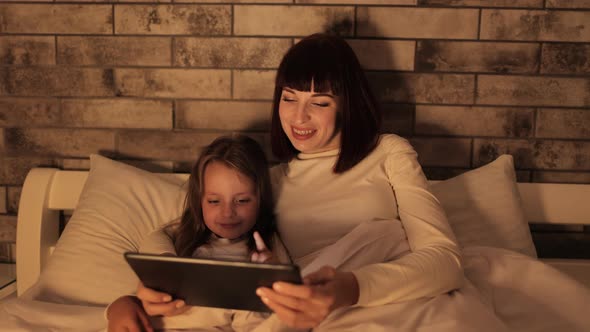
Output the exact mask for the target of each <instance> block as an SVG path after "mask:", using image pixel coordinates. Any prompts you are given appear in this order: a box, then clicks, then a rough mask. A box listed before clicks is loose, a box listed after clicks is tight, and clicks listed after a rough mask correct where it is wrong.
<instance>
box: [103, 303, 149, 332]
mask: <svg viewBox="0 0 590 332" xmlns="http://www.w3.org/2000/svg"><path fill="white" fill-rule="evenodd" d="M107 319H108V321H109V324H108V330H107V331H108V332H120V331H121V332H140V331H147V332H152V331H153V328H152V325H151V324H150V321H149V319H148V315H147V314H146V312H145V311H144V310H143V308H142V306H141V303H140V301H139V299H138V298H136V297H135V296H129V295H128V296H122V297H120V298H118V299H116V300H115V301H114V302H113V303H111V305H109V308H108V310H107Z"/></svg>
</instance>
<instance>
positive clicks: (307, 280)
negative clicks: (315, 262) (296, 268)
mask: <svg viewBox="0 0 590 332" xmlns="http://www.w3.org/2000/svg"><path fill="white" fill-rule="evenodd" d="M335 276H336V269H334V268H333V267H331V266H327V265H326V266H323V267H322V268H320V269H319V270H317V271H315V272H312V273H310V274H308V275H306V276H305V277H304V278H303V283H304V284H305V285H314V284H324V283H326V282H328V281H331V280H334V277H335Z"/></svg>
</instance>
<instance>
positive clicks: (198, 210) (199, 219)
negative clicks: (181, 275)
mask: <svg viewBox="0 0 590 332" xmlns="http://www.w3.org/2000/svg"><path fill="white" fill-rule="evenodd" d="M212 161H216V162H221V163H224V164H225V165H226V166H228V167H230V168H233V169H235V170H236V171H238V172H240V173H241V174H243V175H245V176H247V177H248V178H250V179H251V180H252V182H253V183H254V185H255V187H256V192H257V194H258V196H259V208H258V219H257V220H256V223H255V225H254V227H253V228H252V229H251V230H250V231H249V232H248V234H247V236H248V248H249V249H250V250H254V249H255V248H256V244H255V242H254V239H253V237H252V233H253V232H254V231H258V232H259V233H260V235H261V236H262V239H263V240H264V243H265V244H266V245H267V247H268V248H269V249H271V246H272V236H273V234H274V232H275V231H276V224H275V216H274V203H273V199H272V188H271V183H270V175H269V169H268V162H267V159H266V156H265V154H264V151H263V150H262V148H261V147H260V145H259V144H258V143H257V142H256V141H255V140H253V139H252V138H250V137H248V136H244V135H232V136H222V137H219V138H217V139H216V140H214V141H213V142H212V143H211V144H209V145H208V146H207V147H205V148H204V149H203V151H202V153H201V155H200V156H199V159H198V160H197V161H196V162H195V164H194V166H193V168H192V171H191V175H190V177H189V181H188V192H187V195H186V198H185V201H184V212H183V214H182V216H181V218H180V221H179V222H178V223H174V224H171V225H169V226H168V227H167V228H166V233H167V234H168V235H169V236H170V237H171V239H172V241H173V243H174V247H175V249H176V254H177V255H178V256H180V257H190V256H192V254H193V252H194V251H195V250H196V249H197V248H198V247H200V246H201V245H204V244H206V243H208V241H209V239H210V237H211V235H212V232H211V230H209V228H207V226H206V225H205V222H204V220H203V207H202V205H201V200H202V197H203V183H204V180H203V175H204V173H205V168H206V167H207V165H208V164H209V163H210V162H212Z"/></svg>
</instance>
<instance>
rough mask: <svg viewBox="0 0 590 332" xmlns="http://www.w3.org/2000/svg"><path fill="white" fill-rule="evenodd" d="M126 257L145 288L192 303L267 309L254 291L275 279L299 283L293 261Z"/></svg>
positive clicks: (299, 278) (146, 255)
mask: <svg viewBox="0 0 590 332" xmlns="http://www.w3.org/2000/svg"><path fill="white" fill-rule="evenodd" d="M125 259H126V260H127V262H128V263H129V265H130V266H131V268H132V269H133V270H134V271H135V273H136V274H137V276H138V277H139V279H140V280H141V282H142V283H143V284H144V285H145V286H146V287H148V288H152V289H155V290H159V291H162V292H165V293H168V294H170V295H172V296H173V297H174V298H180V299H183V300H184V301H185V302H186V304H188V305H193V306H206V307H217V308H226V309H239V310H251V311H266V312H268V311H270V310H269V309H268V307H267V306H266V305H264V303H263V302H262V301H261V300H260V298H259V297H258V296H257V295H256V289H257V288H258V287H261V286H264V287H271V285H272V283H273V282H275V281H286V282H290V283H295V284H300V283H301V276H300V272H299V268H298V267H297V266H296V265H285V264H261V263H250V262H228V261H219V260H210V259H198V258H181V257H173V256H159V255H148V254H140V253H125Z"/></svg>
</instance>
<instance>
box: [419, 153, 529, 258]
mask: <svg viewBox="0 0 590 332" xmlns="http://www.w3.org/2000/svg"><path fill="white" fill-rule="evenodd" d="M430 189H431V191H432V193H433V194H434V195H435V196H436V197H437V198H438V199H439V201H440V202H441V204H442V206H443V208H444V210H445V212H446V214H447V217H448V219H449V223H450V224H451V227H452V228H453V231H454V232H455V235H456V237H457V241H458V242H459V245H461V246H462V247H468V246H489V247H497V248H504V249H509V250H514V251H518V252H521V253H523V254H526V255H529V256H532V257H536V256H537V253H536V251H535V246H534V244H533V240H532V237H531V233H530V230H529V226H528V223H527V221H526V219H525V216H524V211H523V208H522V204H521V200H520V194H519V192H518V187H517V184H516V174H515V172H514V163H513V160H512V156H511V155H501V156H500V157H498V158H497V159H496V160H495V161H493V162H491V163H489V164H487V165H484V166H482V167H479V168H477V169H474V170H471V171H468V172H466V173H463V174H461V175H459V176H456V177H454V178H451V179H448V180H445V181H441V182H437V183H434V184H432V185H431V187H430Z"/></svg>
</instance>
